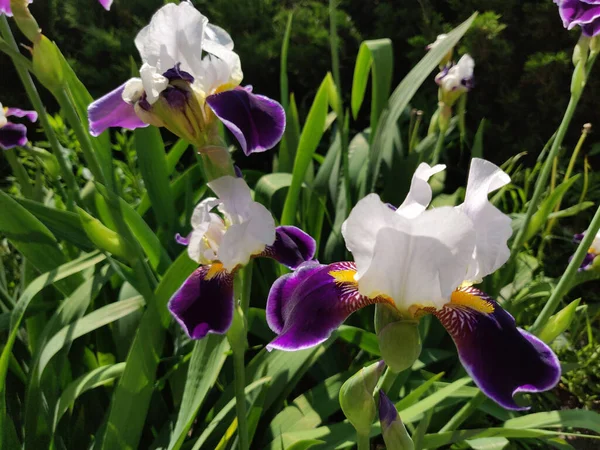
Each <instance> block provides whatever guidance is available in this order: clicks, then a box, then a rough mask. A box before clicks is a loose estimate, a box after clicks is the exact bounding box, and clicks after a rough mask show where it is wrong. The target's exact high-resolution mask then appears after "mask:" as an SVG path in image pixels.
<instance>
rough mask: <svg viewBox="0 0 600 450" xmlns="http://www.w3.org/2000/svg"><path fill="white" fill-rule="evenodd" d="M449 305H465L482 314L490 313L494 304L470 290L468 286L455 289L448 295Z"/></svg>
mask: <svg viewBox="0 0 600 450" xmlns="http://www.w3.org/2000/svg"><path fill="white" fill-rule="evenodd" d="M450 305H455V306H465V307H467V308H471V309H474V310H475V311H479V312H480V313H483V314H492V313H493V312H494V305H493V304H492V303H490V302H488V301H487V300H485V299H484V298H481V297H480V296H478V295H476V294H474V293H473V292H471V290H470V289H469V288H463V289H457V290H456V291H454V292H453V293H452V297H450Z"/></svg>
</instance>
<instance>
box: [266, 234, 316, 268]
mask: <svg viewBox="0 0 600 450" xmlns="http://www.w3.org/2000/svg"><path fill="white" fill-rule="evenodd" d="M316 248H317V243H316V242H315V240H314V239H313V238H312V237H311V236H310V235H308V234H306V233H305V232H304V231H302V230H301V229H300V228H296V227H292V226H281V227H277V228H276V229H275V242H273V245H270V246H268V247H267V248H265V251H264V252H263V253H262V254H261V255H260V256H266V257H269V258H273V259H275V260H277V261H278V262H279V263H281V264H283V265H284V266H286V267H289V268H290V269H296V268H297V267H298V266H299V265H300V264H302V263H304V262H306V261H310V260H311V259H313V258H314V256H315V250H316Z"/></svg>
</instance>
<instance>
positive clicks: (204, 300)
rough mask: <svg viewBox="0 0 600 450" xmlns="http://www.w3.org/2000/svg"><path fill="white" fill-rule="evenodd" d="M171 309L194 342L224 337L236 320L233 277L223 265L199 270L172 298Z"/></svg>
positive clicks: (214, 265) (170, 301)
mask: <svg viewBox="0 0 600 450" xmlns="http://www.w3.org/2000/svg"><path fill="white" fill-rule="evenodd" d="M168 307H169V311H170V312H171V314H172V315H173V317H174V318H175V320H177V322H178V323H179V325H181V327H182V328H183V329H184V331H185V332H186V334H187V335H188V336H189V337H190V338H192V339H202V338H203V337H205V336H206V335H207V334H208V333H215V334H224V333H226V332H227V330H228V329H229V327H230V325H231V321H232V320H233V275H231V274H230V273H229V272H227V271H226V270H225V269H223V267H222V266H221V265H220V264H218V265H217V264H213V265H210V266H202V267H199V268H198V269H196V270H195V271H194V272H193V273H192V274H191V275H190V276H189V277H188V279H187V280H185V282H184V283H183V284H182V285H181V287H180V288H179V289H178V290H177V292H175V294H174V295H173V297H171V300H169V306H168Z"/></svg>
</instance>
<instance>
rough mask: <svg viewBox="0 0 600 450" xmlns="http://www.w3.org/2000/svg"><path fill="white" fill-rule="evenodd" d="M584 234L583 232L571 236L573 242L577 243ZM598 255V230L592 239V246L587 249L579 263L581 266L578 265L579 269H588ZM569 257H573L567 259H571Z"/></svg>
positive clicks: (599, 252) (599, 245) (599, 251)
mask: <svg viewBox="0 0 600 450" xmlns="http://www.w3.org/2000/svg"><path fill="white" fill-rule="evenodd" d="M584 236H585V233H578V234H576V235H575V236H573V242H574V243H576V244H579V243H580V242H581V241H582V239H583V237H584ZM598 255H600V232H598V234H597V235H596V237H595V238H594V240H593V241H592V246H591V247H590V248H589V249H588V251H587V254H586V255H585V258H584V259H583V261H582V263H581V266H579V271H580V272H581V271H584V270H590V269H591V268H592V266H593V264H594V260H595V259H596V257H597V256H598ZM571 259H573V256H571V257H570V258H569V261H571Z"/></svg>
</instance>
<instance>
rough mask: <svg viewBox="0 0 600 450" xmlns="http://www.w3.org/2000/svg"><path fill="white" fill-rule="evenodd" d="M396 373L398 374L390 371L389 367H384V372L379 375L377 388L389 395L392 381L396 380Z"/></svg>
mask: <svg viewBox="0 0 600 450" xmlns="http://www.w3.org/2000/svg"><path fill="white" fill-rule="evenodd" d="M398 375H400V374H399V373H396V372H394V371H392V369H390V368H389V367H388V368H387V369H385V373H384V374H383V377H381V382H380V383H379V389H378V390H382V391H383V392H385V393H386V394H388V395H389V393H390V389H392V386H394V382H395V381H396V378H398Z"/></svg>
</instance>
